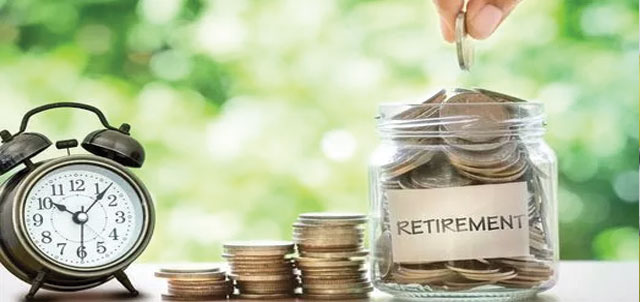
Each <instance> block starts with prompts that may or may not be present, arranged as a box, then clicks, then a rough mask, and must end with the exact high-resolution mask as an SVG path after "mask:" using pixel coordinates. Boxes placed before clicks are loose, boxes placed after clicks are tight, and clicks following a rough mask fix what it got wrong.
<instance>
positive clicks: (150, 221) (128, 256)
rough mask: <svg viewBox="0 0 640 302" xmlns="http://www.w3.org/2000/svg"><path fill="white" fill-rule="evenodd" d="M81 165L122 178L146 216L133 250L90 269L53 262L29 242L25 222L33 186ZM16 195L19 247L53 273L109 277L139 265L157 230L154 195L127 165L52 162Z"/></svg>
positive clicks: (79, 159)
mask: <svg viewBox="0 0 640 302" xmlns="http://www.w3.org/2000/svg"><path fill="white" fill-rule="evenodd" d="M77 164H89V165H97V166H100V167H101V168H105V169H107V170H110V171H112V172H114V173H116V174H117V175H118V176H120V177H122V178H123V179H124V180H125V181H126V182H127V183H129V184H130V185H131V186H132V187H133V190H134V192H136V194H138V195H139V197H140V202H141V206H142V213H143V216H144V217H143V222H142V223H143V225H142V230H141V233H140V234H141V235H140V236H139V238H138V239H137V240H136V242H135V243H134V245H133V247H131V248H130V249H129V250H128V251H127V252H126V253H125V254H123V255H122V256H120V257H118V258H117V259H115V260H114V261H112V262H109V263H107V264H104V265H100V266H95V267H90V268H81V267H74V266H70V265H66V264H62V263H58V262H55V261H53V260H52V259H50V258H49V256H47V255H45V254H44V253H43V252H42V251H40V249H38V248H37V247H36V246H35V244H34V243H33V242H32V241H31V240H30V239H29V237H28V234H27V231H26V227H25V226H26V225H25V221H24V210H25V209H24V208H25V201H26V197H27V194H28V193H29V192H30V191H31V189H32V188H33V186H34V185H35V184H36V182H38V181H39V180H40V179H42V178H43V177H45V176H46V175H48V174H49V173H51V172H53V171H55V170H57V169H60V168H63V167H66V166H70V165H77ZM15 192H16V193H15V195H14V207H13V219H12V220H13V228H14V232H15V234H16V237H17V239H18V241H19V243H20V244H21V245H22V246H23V248H24V249H25V250H26V251H27V253H29V255H30V256H31V257H33V258H34V259H35V260H36V261H37V262H38V263H39V264H40V265H42V266H44V267H45V268H47V269H48V270H50V271H52V272H57V273H60V274H63V275H67V276H72V277H79V278H87V277H95V276H102V275H109V274H112V273H115V272H117V271H119V270H123V269H124V268H126V267H127V266H128V265H129V264H131V263H132V262H133V261H135V260H136V259H137V258H138V257H139V256H140V254H142V252H143V251H144V250H145V249H146V247H147V246H148V244H149V242H150V241H151V237H152V235H153V230H154V227H155V212H154V207H153V202H152V199H151V195H150V194H149V192H148V190H147V189H146V188H145V186H144V184H143V183H142V181H140V179H139V178H138V177H137V176H135V175H134V174H133V173H131V172H130V171H128V169H127V168H125V167H124V166H123V165H121V164H119V163H117V162H115V161H113V160H110V159H106V158H101V157H95V156H91V155H70V156H67V157H63V158H56V159H52V160H50V161H47V162H45V163H43V164H42V165H40V166H38V167H36V168H35V169H34V170H33V171H31V172H29V173H28V174H27V176H25V178H24V179H23V180H22V181H20V183H19V184H18V186H17V187H16V188H15Z"/></svg>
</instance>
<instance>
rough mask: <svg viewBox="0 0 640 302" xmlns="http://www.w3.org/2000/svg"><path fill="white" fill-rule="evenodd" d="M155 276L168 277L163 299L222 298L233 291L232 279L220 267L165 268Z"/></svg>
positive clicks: (197, 299)
mask: <svg viewBox="0 0 640 302" xmlns="http://www.w3.org/2000/svg"><path fill="white" fill-rule="evenodd" d="M155 276H156V277H158V278H165V279H167V293H165V294H162V299H163V300H169V301H202V300H220V299H226V298H227V296H228V295H230V294H231V293H232V292H233V283H232V281H231V280H228V279H227V276H226V274H225V273H224V272H223V271H221V270H220V269H219V268H186V267H178V268H163V269H160V271H158V272H156V273H155Z"/></svg>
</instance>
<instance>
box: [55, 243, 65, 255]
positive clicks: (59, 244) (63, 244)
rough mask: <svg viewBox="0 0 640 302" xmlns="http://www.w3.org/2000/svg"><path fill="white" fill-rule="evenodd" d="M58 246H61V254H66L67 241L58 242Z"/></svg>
mask: <svg viewBox="0 0 640 302" xmlns="http://www.w3.org/2000/svg"><path fill="white" fill-rule="evenodd" d="M56 246H57V247H59V248H60V256H62V254H64V248H65V247H67V244H66V243H58V244H56Z"/></svg>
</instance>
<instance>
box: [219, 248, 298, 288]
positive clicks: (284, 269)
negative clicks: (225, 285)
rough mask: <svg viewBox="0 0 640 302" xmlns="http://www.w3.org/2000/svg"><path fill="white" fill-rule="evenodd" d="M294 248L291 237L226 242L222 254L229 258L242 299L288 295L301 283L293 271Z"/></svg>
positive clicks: (231, 275)
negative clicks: (272, 239) (275, 239)
mask: <svg viewBox="0 0 640 302" xmlns="http://www.w3.org/2000/svg"><path fill="white" fill-rule="evenodd" d="M293 252H294V246H293V243H292V242H290V241H244V242H228V243H225V244H224V254H223V255H222V256H223V257H224V258H226V259H227V261H228V262H229V266H230V269H231V274H230V275H229V276H230V277H231V278H232V279H233V280H234V281H235V285H236V288H237V289H238V295H237V297H238V298H241V299H284V298H289V297H292V296H293V295H294V294H295V290H296V288H297V287H298V280H297V279H296V277H295V275H294V274H293V262H292V260H291V259H290V258H288V255H290V254H292V253H293Z"/></svg>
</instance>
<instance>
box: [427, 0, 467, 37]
mask: <svg viewBox="0 0 640 302" xmlns="http://www.w3.org/2000/svg"><path fill="white" fill-rule="evenodd" d="M433 3H434V4H435V5H436V8H437V9H438V14H439V15H440V30H441V31H442V37H443V38H444V39H445V40H447V41H448V42H453V41H454V39H455V31H454V29H455V28H456V27H455V24H456V16H457V15H458V13H459V12H460V11H461V10H462V7H463V5H464V0H433Z"/></svg>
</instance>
